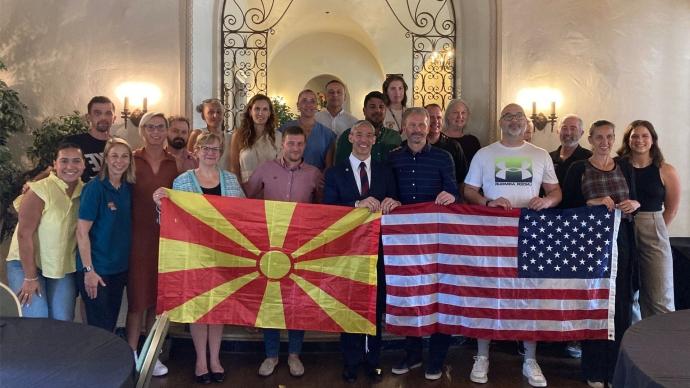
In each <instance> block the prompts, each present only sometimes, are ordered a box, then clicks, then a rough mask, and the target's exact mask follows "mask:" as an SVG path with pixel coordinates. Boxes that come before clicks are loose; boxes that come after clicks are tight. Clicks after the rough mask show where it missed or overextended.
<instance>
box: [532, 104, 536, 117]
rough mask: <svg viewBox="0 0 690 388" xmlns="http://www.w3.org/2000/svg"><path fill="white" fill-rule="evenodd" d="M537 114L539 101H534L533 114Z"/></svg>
mask: <svg viewBox="0 0 690 388" xmlns="http://www.w3.org/2000/svg"><path fill="white" fill-rule="evenodd" d="M536 115H537V102H536V101H532V116H536Z"/></svg>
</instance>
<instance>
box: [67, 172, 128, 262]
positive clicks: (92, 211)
mask: <svg viewBox="0 0 690 388" xmlns="http://www.w3.org/2000/svg"><path fill="white" fill-rule="evenodd" d="M79 219H82V220H86V221H92V222H93V224H92V225H91V230H89V241H90V243H91V262H92V264H93V268H94V270H95V271H96V272H97V273H99V274H101V275H114V274H118V273H121V272H124V271H127V269H128V268H129V252H130V248H131V245H132V186H131V185H130V184H129V183H127V182H126V181H122V184H121V185H120V188H118V189H116V188H115V187H114V186H113V185H112V184H111V183H110V181H109V180H108V179H107V178H106V179H104V180H101V179H100V178H98V177H97V178H94V179H92V180H91V181H90V182H89V183H87V184H86V185H84V189H83V190H82V194H81V202H80V205H79ZM82 268H84V265H83V263H82V260H81V255H80V254H79V251H78V250H77V269H78V270H81V269H82Z"/></svg>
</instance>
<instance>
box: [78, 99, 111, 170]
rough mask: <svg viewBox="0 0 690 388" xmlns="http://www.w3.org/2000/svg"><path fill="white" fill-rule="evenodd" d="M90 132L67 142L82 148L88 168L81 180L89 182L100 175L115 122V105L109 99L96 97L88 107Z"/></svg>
mask: <svg viewBox="0 0 690 388" xmlns="http://www.w3.org/2000/svg"><path fill="white" fill-rule="evenodd" d="M87 111H88V113H87V115H86V117H87V119H88V121H89V132H87V133H81V134H79V135H72V136H69V137H68V138H67V139H66V141H68V142H70V143H74V144H76V145H78V146H79V147H80V148H81V151H82V153H83V155H84V160H85V161H86V168H85V169H84V173H83V174H82V176H81V180H83V181H84V182H88V181H89V180H91V178H93V177H94V176H96V175H98V172H99V171H101V166H102V165H103V149H104V148H105V142H106V141H108V139H109V138H110V127H111V126H112V125H113V123H114V122H115V118H116V116H115V104H113V102H112V101H110V99H109V98H108V97H105V96H96V97H94V98H92V99H91V101H89V104H88V105H87Z"/></svg>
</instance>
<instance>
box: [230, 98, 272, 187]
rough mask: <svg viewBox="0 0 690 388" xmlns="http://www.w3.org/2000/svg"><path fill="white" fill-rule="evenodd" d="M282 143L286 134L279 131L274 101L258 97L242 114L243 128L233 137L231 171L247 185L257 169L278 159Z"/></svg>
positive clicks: (252, 100) (231, 143)
mask: <svg viewBox="0 0 690 388" xmlns="http://www.w3.org/2000/svg"><path fill="white" fill-rule="evenodd" d="M282 142H283V139H282V134H281V133H280V132H277V131H276V128H275V113H274V112H273V104H272V103H271V99H270V98H268V97H267V96H265V95H263V94H257V95H255V96H254V97H252V98H251V99H250V100H249V102H248V103H247V107H246V108H245V110H244V113H243V114H242V125H241V126H240V128H238V129H237V130H236V131H235V133H233V134H232V140H231V142H230V163H229V165H228V170H230V172H232V173H233V174H235V175H237V177H238V178H239V180H240V182H242V183H243V184H244V183H246V182H247V181H248V180H249V177H250V176H252V173H253V172H254V169H256V168H257V167H258V166H259V165H261V164H262V163H263V162H266V161H269V160H273V159H275V158H276V157H278V155H279V154H280V148H281V144H282Z"/></svg>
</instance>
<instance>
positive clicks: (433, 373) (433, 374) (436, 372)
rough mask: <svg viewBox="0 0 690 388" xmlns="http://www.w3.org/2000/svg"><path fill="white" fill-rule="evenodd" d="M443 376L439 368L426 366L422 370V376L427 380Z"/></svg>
mask: <svg viewBox="0 0 690 388" xmlns="http://www.w3.org/2000/svg"><path fill="white" fill-rule="evenodd" d="M441 376H443V371H442V370H441V368H428V369H427V370H426V371H425V372H424V378H425V379H427V380H438V379H440V378H441Z"/></svg>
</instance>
